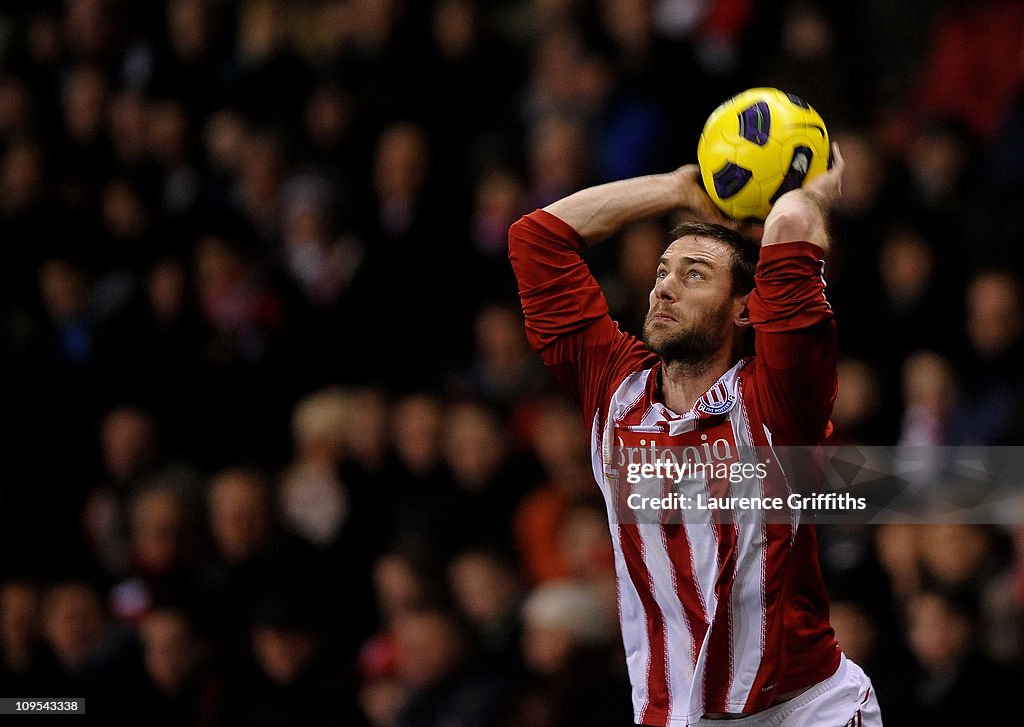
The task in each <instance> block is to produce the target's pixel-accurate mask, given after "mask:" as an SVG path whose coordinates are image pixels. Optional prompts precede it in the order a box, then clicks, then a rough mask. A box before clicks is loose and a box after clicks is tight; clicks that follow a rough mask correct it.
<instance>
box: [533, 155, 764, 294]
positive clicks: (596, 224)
mask: <svg viewBox="0 0 1024 727" xmlns="http://www.w3.org/2000/svg"><path fill="white" fill-rule="evenodd" d="M780 201H781V200H780ZM544 210H545V211H546V212H549V213H551V214H553V215H554V216H555V217H557V218H559V219H560V220H562V221H563V222H565V223H566V224H567V225H569V226H570V227H572V228H573V229H574V230H576V233H577V234H578V235H579V236H580V238H581V239H582V240H583V241H584V242H585V243H586V244H587V245H593V244H595V243H597V242H600V241H601V240H604V239H605V238H607V237H609V236H611V235H614V234H615V233H616V232H618V231H619V230H621V229H622V228H623V227H626V226H627V225H629V224H631V223H633V222H638V221H640V220H643V219H646V218H648V217H655V216H658V215H663V214H666V213H669V212H675V211H677V210H690V211H692V212H693V213H694V214H695V215H696V216H698V217H700V218H701V219H702V220H703V221H705V222H718V223H721V224H730V223H731V224H735V223H732V222H731V221H730V220H728V219H727V218H725V217H724V216H723V215H722V213H721V212H720V211H719V210H718V208H717V207H715V205H714V204H713V203H712V202H711V200H710V199H709V198H708V196H707V194H705V192H704V190H703V188H702V187H701V185H700V170H699V169H698V168H697V165H695V164H688V165H686V166H684V167H680V168H679V169H677V170H675V171H674V172H669V173H668V174H652V175H650V176H646V177H635V178H633V179H624V180H622V181H619V182H609V183H608V184H601V185H599V186H596V187H590V188H588V189H584V190H582V191H580V192H576V193H575V194H571V195H569V196H568V197H565V198H564V199H560V200H558V201H557V202H555V203H553V204H550V205H548V206H547V207H545V208H544ZM652 274H653V272H652Z"/></svg>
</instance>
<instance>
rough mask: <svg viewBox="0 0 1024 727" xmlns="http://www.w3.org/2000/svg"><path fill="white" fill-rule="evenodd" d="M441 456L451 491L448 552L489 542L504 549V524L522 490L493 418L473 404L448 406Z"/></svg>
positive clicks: (483, 407)
mask: <svg viewBox="0 0 1024 727" xmlns="http://www.w3.org/2000/svg"><path fill="white" fill-rule="evenodd" d="M442 451H443V452H444V460H445V463H446V464H447V466H448V469H449V471H450V472H451V475H452V479H453V481H454V483H455V486H456V491H455V496H454V498H453V500H452V507H451V509H450V511H449V512H448V513H447V516H448V522H449V534H448V539H447V544H448V547H450V548H452V549H453V550H460V549H462V548H465V547H471V546H477V545H482V544H487V543H489V544H492V545H496V546H498V547H500V548H505V549H508V548H509V547H510V544H509V535H508V534H509V521H510V519H511V517H512V513H513V512H514V510H515V506H516V504H517V503H518V501H519V499H520V498H521V497H522V495H523V492H524V489H525V488H524V482H523V480H522V477H521V474H520V472H518V471H517V470H516V469H515V468H514V467H513V462H512V461H511V460H510V457H509V454H510V451H509V446H508V442H507V441H506V438H505V437H504V436H503V433H502V429H501V422H500V420H499V418H498V416H497V415H496V414H495V412H494V411H493V410H492V409H491V408H490V407H488V406H487V405H485V404H482V403H479V402H473V401H464V402H460V403H457V404H455V405H453V406H452V407H451V408H450V409H449V411H448V414H447V417H446V420H445V435H444V443H443V445H442ZM442 552H445V551H443V550H442ZM449 552H451V551H449Z"/></svg>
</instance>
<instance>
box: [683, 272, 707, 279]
mask: <svg viewBox="0 0 1024 727" xmlns="http://www.w3.org/2000/svg"><path fill="white" fill-rule="evenodd" d="M686 277H688V278H693V279H695V280H703V279H704V273H702V272H700V271H699V270H690V271H689V272H688V273H686Z"/></svg>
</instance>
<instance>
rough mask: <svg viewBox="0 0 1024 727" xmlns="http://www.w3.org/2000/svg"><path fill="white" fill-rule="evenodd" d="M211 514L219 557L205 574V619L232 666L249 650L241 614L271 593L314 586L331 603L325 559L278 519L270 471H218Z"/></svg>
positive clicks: (297, 591)
mask: <svg viewBox="0 0 1024 727" xmlns="http://www.w3.org/2000/svg"><path fill="white" fill-rule="evenodd" d="M207 514H208V518H209V526H210V535H211V536H212V540H213V545H214V547H215V553H216V558H215V560H213V561H212V562H209V563H208V564H207V566H206V569H205V571H204V572H203V573H202V574H201V583H202V586H201V587H202V594H201V595H202V598H203V599H204V601H203V602H204V603H206V604H207V607H206V608H205V609H204V614H203V615H204V617H205V619H206V622H205V623H204V624H202V626H203V628H202V631H203V633H206V634H210V635H211V636H215V638H216V640H217V643H216V644H215V646H216V648H218V649H219V650H222V653H225V654H228V655H230V656H231V662H229V664H228V666H229V667H237V661H238V660H239V659H240V658H241V657H242V655H243V654H244V653H245V651H246V650H245V649H244V648H243V647H242V644H244V643H247V640H248V634H247V628H248V624H247V622H246V621H245V619H239V615H241V614H246V615H248V614H250V613H251V610H252V608H253V606H254V605H255V604H256V603H258V601H259V599H260V598H261V597H262V596H263V595H264V594H267V593H279V592H280V593H288V594H289V595H291V596H297V595H305V594H307V593H309V592H310V591H311V590H312V591H313V592H318V593H320V594H321V597H322V598H323V599H324V603H323V604H321V605H323V606H324V607H327V606H328V605H329V604H330V603H332V602H331V601H330V600H329V599H328V596H329V595H330V592H329V591H327V590H326V587H325V582H324V580H323V577H324V576H323V567H324V564H323V558H322V557H321V556H320V555H319V554H318V553H317V552H316V551H314V550H312V549H311V548H310V547H309V546H308V545H306V544H304V542H303V541H301V540H299V539H297V538H294V537H289V536H288V535H287V534H285V533H282V532H281V531H280V530H279V529H278V527H277V523H276V522H275V518H274V510H273V496H272V494H271V490H270V484H269V482H268V481H267V478H266V476H265V475H264V474H263V473H262V472H260V471H258V470H255V469H251V468H244V467H231V468H227V469H224V470H221V471H220V472H218V473H217V474H216V475H215V476H214V477H213V479H212V480H211V481H210V483H209V486H208V491H207Z"/></svg>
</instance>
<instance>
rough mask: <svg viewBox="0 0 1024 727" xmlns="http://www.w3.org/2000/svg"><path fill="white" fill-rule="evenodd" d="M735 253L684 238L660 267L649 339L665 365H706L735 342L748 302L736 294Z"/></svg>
mask: <svg viewBox="0 0 1024 727" xmlns="http://www.w3.org/2000/svg"><path fill="white" fill-rule="evenodd" d="M732 255H733V253H732V250H731V249H730V248H729V247H728V246H727V245H726V244H725V243H722V242H719V241H717V240H713V239H708V238H703V237H701V238H698V237H682V238H680V239H678V240H676V241H675V242H673V243H672V244H671V245H669V246H668V249H667V250H665V252H664V254H663V255H662V257H661V260H660V261H659V263H658V271H657V277H656V279H655V283H654V288H653V289H652V290H651V295H650V309H649V310H648V312H647V318H646V320H645V321H644V341H645V342H646V343H647V345H648V347H649V348H650V349H651V350H652V351H654V352H655V353H656V354H658V355H659V356H661V357H662V358H663V359H665V361H668V362H672V361H686V362H691V363H700V362H702V361H704V360H706V359H707V358H708V357H709V356H710V355H711V354H713V353H714V352H715V351H717V350H719V349H720V348H721V347H722V346H723V345H726V344H727V343H729V342H730V341H731V340H732V336H733V334H734V331H735V325H734V323H733V320H734V318H735V316H736V315H737V314H739V313H740V312H741V311H742V308H743V304H744V302H743V298H742V297H740V296H734V295H733V292H732V260H733V257H732Z"/></svg>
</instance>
